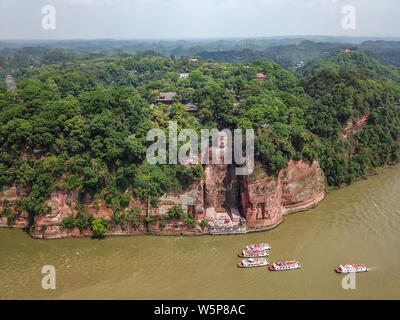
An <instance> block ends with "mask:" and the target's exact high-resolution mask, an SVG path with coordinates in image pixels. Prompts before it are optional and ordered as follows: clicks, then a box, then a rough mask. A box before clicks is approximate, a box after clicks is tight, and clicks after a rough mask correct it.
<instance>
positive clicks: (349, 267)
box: [335, 264, 368, 273]
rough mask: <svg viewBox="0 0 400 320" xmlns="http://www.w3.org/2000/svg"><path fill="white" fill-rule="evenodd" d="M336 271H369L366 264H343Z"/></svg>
mask: <svg viewBox="0 0 400 320" xmlns="http://www.w3.org/2000/svg"><path fill="white" fill-rule="evenodd" d="M335 271H336V272H337V273H356V272H367V271H368V269H367V267H366V266H365V264H341V265H340V266H339V268H336V269H335Z"/></svg>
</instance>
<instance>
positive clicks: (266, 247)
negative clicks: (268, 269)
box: [245, 243, 271, 250]
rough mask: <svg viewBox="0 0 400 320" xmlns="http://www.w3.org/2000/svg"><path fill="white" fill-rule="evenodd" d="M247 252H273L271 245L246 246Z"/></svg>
mask: <svg viewBox="0 0 400 320" xmlns="http://www.w3.org/2000/svg"><path fill="white" fill-rule="evenodd" d="M245 249H246V250H271V246H270V244H269V243H258V244H250V245H248V246H246V248H245Z"/></svg>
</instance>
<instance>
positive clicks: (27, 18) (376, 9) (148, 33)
mask: <svg viewBox="0 0 400 320" xmlns="http://www.w3.org/2000/svg"><path fill="white" fill-rule="evenodd" d="M44 5H53V6H54V7H55V9H56V29H55V30H44V29H43V28H42V17H43V15H42V7H43V6H44ZM345 5H352V6H354V7H355V9H356V18H357V20H356V29H355V30H345V29H343V28H342V24H341V21H342V19H343V17H344V15H343V14H342V8H343V7H344V6H345ZM399 17H400V0H0V39H21V38H24V39H28V38H29V39H32V38H34V39H61V38H62V39H64V38H69V39H71V38H84V39H89V38H116V39H139V38H140V39H141V38H152V39H154V38H155V39H165V38H170V39H171V38H220V37H258V36H281V35H344V36H346V35H347V36H382V37H383V36H400V19H399Z"/></svg>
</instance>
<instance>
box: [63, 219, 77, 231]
mask: <svg viewBox="0 0 400 320" xmlns="http://www.w3.org/2000/svg"><path fill="white" fill-rule="evenodd" d="M75 226H76V222H75V218H74V217H65V218H63V219H62V221H61V224H60V229H70V230H71V229H73V228H75Z"/></svg>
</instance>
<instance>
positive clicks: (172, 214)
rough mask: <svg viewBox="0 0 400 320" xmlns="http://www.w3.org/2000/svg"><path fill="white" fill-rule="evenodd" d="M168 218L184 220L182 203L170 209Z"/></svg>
mask: <svg viewBox="0 0 400 320" xmlns="http://www.w3.org/2000/svg"><path fill="white" fill-rule="evenodd" d="M167 219H170V220H172V219H175V220H182V219H183V210H182V207H181V206H180V205H176V206H173V207H172V208H171V209H169V213H168V215H167Z"/></svg>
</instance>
